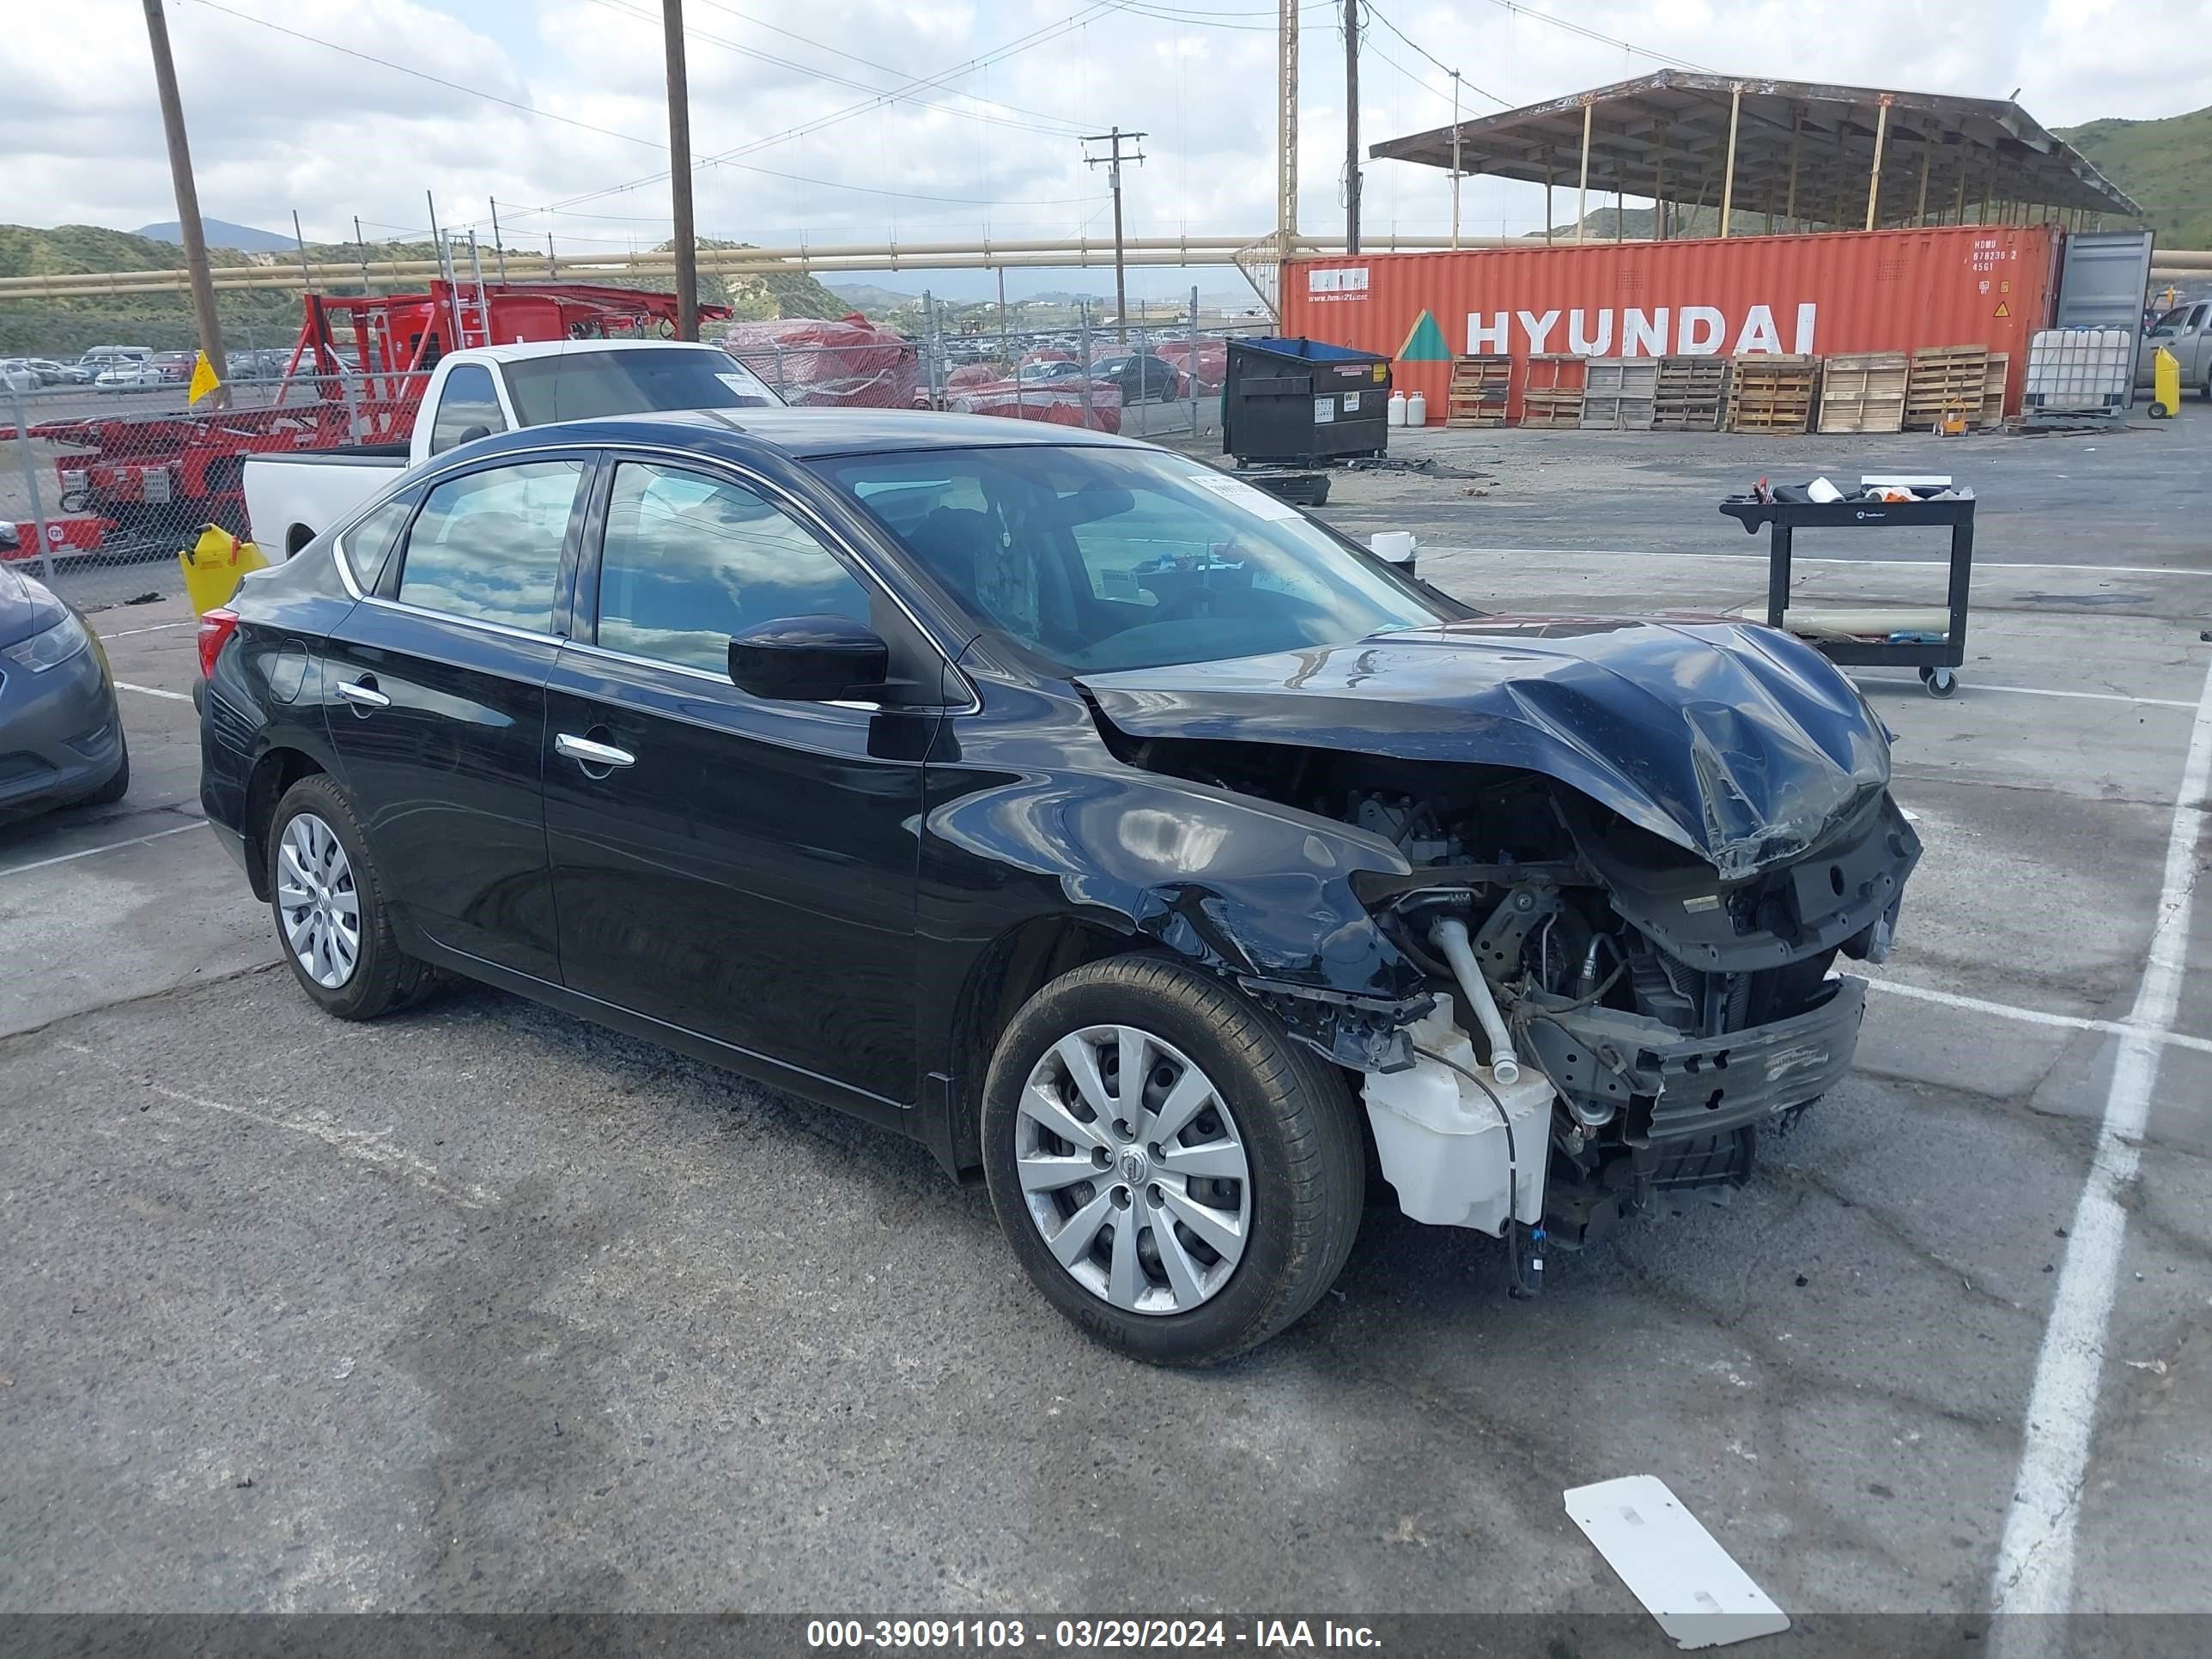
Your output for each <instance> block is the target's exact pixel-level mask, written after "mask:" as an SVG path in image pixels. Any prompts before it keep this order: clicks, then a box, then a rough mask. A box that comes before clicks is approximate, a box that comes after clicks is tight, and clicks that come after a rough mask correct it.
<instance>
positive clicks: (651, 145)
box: [196, 0, 668, 150]
mask: <svg viewBox="0 0 2212 1659" xmlns="http://www.w3.org/2000/svg"><path fill="white" fill-rule="evenodd" d="M196 3H197V4H199V5H203V6H205V7H206V8H207V9H209V10H210V11H219V12H221V13H222V15H224V16H226V17H235V18H236V19H237V20H238V21H240V22H241V23H252V24H254V25H256V26H257V27H261V28H264V29H274V30H276V33H279V34H289V35H290V36H291V37H292V39H294V40H304V41H306V42H307V44H308V45H309V46H323V47H326V48H327V49H329V50H330V51H331V52H343V53H344V54H345V55H346V56H347V57H349V58H359V59H361V61H362V62H363V63H364V64H376V65H377V66H378V67H379V68H381V69H388V70H392V71H393V72H394V73H395V74H398V75H410V76H414V77H415V79H416V80H417V81H428V82H430V84H431V85H433V86H438V87H443V88H446V89H447V91H448V92H459V93H465V94H467V95H468V96H470V97H471V98H482V99H483V100H486V101H487V102H489V103H494V104H504V105H505V106H507V108H509V109H511V110H519V111H520V112H522V113H523V114H525V115H534V116H536V117H538V118H539V119H540V120H544V121H558V122H560V123H561V125H563V126H569V127H579V128H581V129H582V130H583V131H586V132H596V133H598V134H599V137H602V138H619V139H621V140H622V141H623V143H629V144H643V145H645V146H647V148H648V149H658V150H665V149H667V148H668V146H667V145H666V144H665V143H662V142H661V141H660V140H659V139H657V138H641V137H638V136H637V135H636V134H635V133H634V132H617V131H615V130H614V129H613V128H612V127H601V126H594V125H592V123H590V122H589V121H579V120H577V119H576V118H574V116H568V115H559V114H556V113H555V112H553V111H551V110H550V109H537V108H533V107H532V106H530V105H528V104H521V103H517V102H516V101H515V100H513V99H512V98H502V97H501V96H500V95H499V94H497V93H495V92H486V91H484V90H483V88H481V87H468V86H463V85H462V84H461V83H460V82H458V81H448V80H447V79H445V78H444V77H443V76H436V75H431V74H429V73H428V72H427V71H425V70H418V69H410V68H409V67H408V66H407V65H406V64H395V63H393V62H392V60H391V59H390V58H379V57H377V56H375V55H374V53H371V52H359V51H356V50H355V48H353V47H351V46H340V45H339V44H338V43H337V41H335V40H324V39H323V38H322V37H321V36H320V35H315V34H307V33H302V32H301V31H300V30H298V29H294V28H287V27H284V25H283V24H282V23H272V22H270V21H269V20H268V19H267V18H265V17H256V16H254V15H252V14H251V13H249V12H243V11H233V10H232V9H230V8H229V7H228V6H224V5H218V4H217V3H216V0H196Z"/></svg>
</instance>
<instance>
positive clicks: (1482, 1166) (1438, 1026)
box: [1364, 996, 1552, 1237]
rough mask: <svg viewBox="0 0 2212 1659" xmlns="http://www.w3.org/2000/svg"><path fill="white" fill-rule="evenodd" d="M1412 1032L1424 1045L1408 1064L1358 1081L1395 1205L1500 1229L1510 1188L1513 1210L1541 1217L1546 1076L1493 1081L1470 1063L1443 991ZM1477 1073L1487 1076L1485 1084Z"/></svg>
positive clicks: (1530, 1218)
mask: <svg viewBox="0 0 2212 1659" xmlns="http://www.w3.org/2000/svg"><path fill="white" fill-rule="evenodd" d="M1412 1036H1413V1046H1414V1048H1415V1049H1416V1050H1417V1051H1418V1050H1421V1049H1425V1050H1427V1053H1426V1054H1419V1053H1417V1054H1416V1056H1415V1059H1414V1063H1413V1066H1412V1067H1411V1068H1410V1069H1408V1070H1407V1071H1403V1072H1374V1073H1369V1074H1368V1078H1367V1082H1366V1086H1365V1089H1364V1094H1365V1097H1366V1100H1367V1121H1368V1122H1369V1123H1370V1124H1372V1125H1373V1126H1374V1129H1375V1148H1376V1152H1377V1153H1378V1154H1379V1155H1380V1157H1381V1158H1382V1163H1383V1176H1384V1178H1385V1179H1387V1180H1388V1181H1389V1183H1390V1184H1391V1186H1393V1187H1394V1188H1396V1189H1397V1192H1398V1207H1399V1208H1400V1209H1401V1210H1403V1211H1404V1212H1406V1213H1407V1215H1409V1216H1411V1217H1413V1219H1414V1220H1416V1221H1424V1222H1426V1223H1428V1224H1429V1225H1431V1226H1437V1227H1472V1228H1474V1229H1475V1231H1478V1232H1485V1233H1489V1234H1491V1235H1492V1237H1499V1236H1502V1235H1503V1234H1504V1231H1505V1222H1506V1215H1507V1202H1508V1200H1507V1194H1508V1193H1509V1192H1510V1193H1511V1194H1512V1200H1511V1211H1512V1215H1513V1217H1514V1218H1516V1219H1517V1220H1520V1221H1523V1222H1527V1223H1529V1224H1531V1225H1534V1223H1535V1222H1537V1221H1539V1220H1541V1219H1542V1218H1543V1214H1544V1176H1545V1171H1546V1169H1547V1166H1548V1165H1549V1164H1550V1161H1551V1153H1552V1085H1551V1084H1550V1083H1549V1082H1548V1081H1547V1080H1546V1079H1544V1077H1543V1076H1542V1075H1541V1074H1540V1073H1537V1071H1536V1070H1535V1068H1534V1066H1531V1067H1529V1068H1528V1069H1527V1070H1526V1071H1524V1072H1523V1073H1522V1075H1521V1080H1520V1081H1519V1082H1517V1083H1500V1082H1498V1079H1496V1078H1495V1077H1493V1076H1492V1075H1491V1073H1490V1072H1489V1071H1488V1069H1487V1068H1486V1067H1484V1066H1478V1065H1477V1064H1476V1063H1475V1058H1474V1043H1473V1042H1470V1041H1469V1040H1468V1035H1467V1033H1466V1032H1465V1031H1463V1030H1461V1029H1460V1026H1459V1022H1458V1021H1457V1020H1456V1019H1455V1018H1454V1010H1453V1006H1452V999H1451V998H1450V997H1449V996H1439V997H1438V998H1437V1006H1436V1007H1435V1008H1434V1009H1433V1010H1431V1012H1429V1013H1428V1014H1426V1015H1425V1016H1424V1017H1423V1018H1420V1019H1419V1020H1418V1021H1416V1022H1415V1023H1414V1024H1413V1028H1412ZM1431 1056H1442V1058H1441V1059H1437V1058H1431ZM1447 1060H1449V1062H1451V1063H1450V1064H1449V1065H1447V1064H1445V1063H1444V1062H1445V1061H1447ZM1453 1066H1462V1067H1464V1068H1465V1069H1466V1071H1467V1072H1468V1073H1473V1074H1474V1076H1473V1077H1469V1076H1467V1075H1464V1074H1462V1073H1461V1072H1458V1071H1455V1070H1454V1069H1453ZM1475 1078H1480V1079H1481V1080H1482V1082H1483V1083H1484V1084H1486V1085H1489V1093H1488V1094H1486V1093H1485V1092H1484V1091H1483V1090H1482V1089H1481V1088H1480V1087H1479V1086H1478V1085H1476V1083H1475V1081H1474V1079H1475ZM1492 1095H1494V1096H1496V1097H1497V1100H1496V1103H1494V1104H1493V1103H1492V1099H1491V1096H1492ZM1500 1106H1502V1107H1503V1108H1504V1119H1503V1120H1501V1119H1500V1117H1499V1115H1498V1109H1499V1107H1500ZM1508 1122H1510V1123H1511V1125H1512V1135H1511V1138H1510V1139H1511V1146H1510V1152H1509V1149H1508V1145H1507V1140H1508V1137H1507V1134H1506V1124H1507V1123H1508Z"/></svg>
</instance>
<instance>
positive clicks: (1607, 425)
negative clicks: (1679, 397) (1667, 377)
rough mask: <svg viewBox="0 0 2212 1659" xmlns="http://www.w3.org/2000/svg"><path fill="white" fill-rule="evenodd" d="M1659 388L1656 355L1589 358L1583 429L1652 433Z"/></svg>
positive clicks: (1586, 367) (1584, 397)
mask: <svg viewBox="0 0 2212 1659" xmlns="http://www.w3.org/2000/svg"><path fill="white" fill-rule="evenodd" d="M1658 390H1659V360H1658V359H1657V358H1656V357H1592V358H1589V359H1588V360H1587V362H1586V364H1585V370H1584V379H1583V413H1582V426H1583V430H1585V431H1595V432H1649V431H1650V429H1651V421H1652V416H1653V412H1654V410H1655V409H1656V401H1657V393H1658Z"/></svg>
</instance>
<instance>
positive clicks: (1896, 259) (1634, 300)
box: [1282, 225, 2059, 421]
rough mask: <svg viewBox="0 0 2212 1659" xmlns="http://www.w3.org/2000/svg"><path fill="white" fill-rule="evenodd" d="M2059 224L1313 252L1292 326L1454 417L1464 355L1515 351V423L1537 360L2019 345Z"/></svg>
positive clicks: (1438, 413)
mask: <svg viewBox="0 0 2212 1659" xmlns="http://www.w3.org/2000/svg"><path fill="white" fill-rule="evenodd" d="M2058 249H2059V234H2058V232H2057V230H2056V229H2054V228H2046V227H2045V226H2040V225H2030V226H2010V225H1959V226H1946V227H1943V228H1938V229H1932V230H1875V231H1863V232H1862V231H1842V232H1829V233H1826V234H1818V235H1808V236H1732V237H1729V238H1726V239H1722V238H1718V237H1714V238H1707V239H1703V240H1696V241H1685V242H1620V243H1615V242H1584V243H1579V244H1576V243H1566V244H1561V245H1559V246H1551V247H1547V246H1543V245H1542V244H1541V243H1539V244H1537V245H1535V246H1530V247H1528V248H1517V247H1516V248H1480V249H1468V250H1463V251H1462V252H1446V253H1384V254H1376V255H1371V256H1367V257H1363V258H1328V259H1306V260H1299V261H1297V262H1295V263H1293V264H1285V266H1284V267H1283V271H1282V326H1283V331H1284V333H1285V334H1290V335H1306V336H1310V337H1312V338H1314V339H1317V340H1326V341H1328V342H1329V343H1332V344H1335V345H1347V346H1357V347H1358V348H1359V349H1362V350H1366V351H1375V352H1381V353H1384V354H1387V355H1388V356H1390V357H1391V358H1392V359H1394V361H1395V369H1394V373H1393V377H1392V384H1394V385H1395V386H1398V387H1400V388H1401V389H1402V390H1404V391H1406V392H1413V391H1414V390H1415V389H1417V388H1418V389H1419V390H1420V391H1422V392H1426V393H1427V394H1428V399H1429V409H1430V411H1431V412H1430V419H1431V421H1441V420H1442V418H1443V408H1444V388H1445V384H1446V382H1447V380H1449V374H1450V362H1451V359H1452V357H1453V356H1455V355H1460V354H1468V353H1475V352H1501V351H1502V352H1509V353H1510V354H1511V355H1512V356H1513V357H1514V358H1515V360H1516V369H1515V374H1514V402H1513V416H1514V418H1516V419H1518V418H1519V416H1520V389H1521V387H1522V384H1523V383H1524V382H1525V380H1526V377H1527V376H1526V371H1527V365H1528V358H1529V357H1530V356H1532V355H1534V354H1537V353H1541V352H1572V353H1574V354H1576V355H1577V356H1590V357H1661V356H1669V355H1673V354H1677V353H1679V354H1684V355H1688V356H1723V357H1733V356H1745V355H1749V354H1752V353H1759V352H1766V353H1799V354H1803V353H1810V354H1812V355H1813V356H1820V357H1828V356H1834V355H1835V354H1837V353H1838V352H1844V351H1911V350H1915V349H1918V348H1921V347H1923V346H1948V345H1985V346H1987V347H1988V348H1989V349H1990V350H1991V351H2002V352H2007V353H2009V354H2010V357H2011V361H2010V362H2009V363H2008V365H2007V381H2006V386H2005V408H2006V410H2008V411H2009V410H2016V409H2018V408H2019V407H2020V396H2021V380H2022V379H2023V378H2024V377H2025V375H2026V374H2027V342H2028V337H2029V336H2031V335H2032V334H2033V333H2034V331H2036V330H2037V329H2039V328H2043V327H2046V326H2048V324H2049V319H2050V316H2051V301H2052V296H2053V295H2054V293H2055V291H2056V289H2057V259H2058Z"/></svg>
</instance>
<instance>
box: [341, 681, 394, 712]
mask: <svg viewBox="0 0 2212 1659" xmlns="http://www.w3.org/2000/svg"><path fill="white" fill-rule="evenodd" d="M338 696H341V697H343V698H344V699H345V701H346V702H352V703H359V704H360V705H361V706H362V708H391V707H392V699H391V698H389V697H387V696H385V695H384V693H383V692H381V691H380V690H377V689H376V688H375V687H374V686H373V685H364V684H360V683H359V682H357V681H344V680H342V681H340V682H339V683H338Z"/></svg>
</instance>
